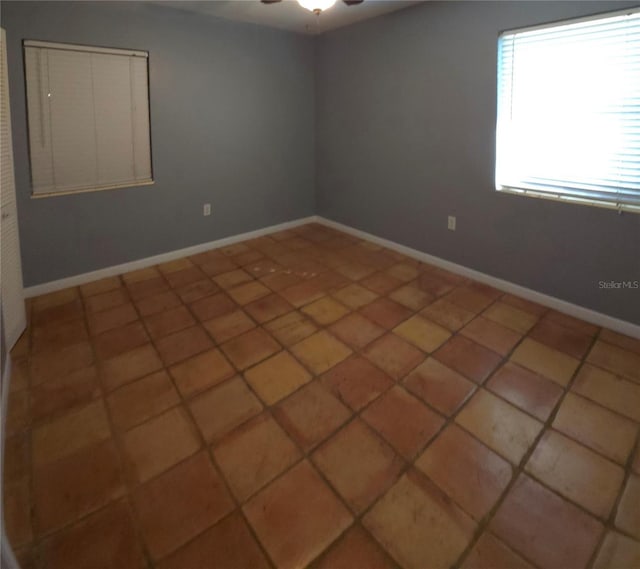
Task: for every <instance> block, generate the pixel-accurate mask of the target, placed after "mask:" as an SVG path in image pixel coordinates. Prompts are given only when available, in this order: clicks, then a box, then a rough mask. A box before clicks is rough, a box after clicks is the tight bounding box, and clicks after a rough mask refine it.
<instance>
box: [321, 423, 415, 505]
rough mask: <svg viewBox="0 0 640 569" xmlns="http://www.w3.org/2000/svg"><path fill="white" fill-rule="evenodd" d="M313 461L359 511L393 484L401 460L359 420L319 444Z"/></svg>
mask: <svg viewBox="0 0 640 569" xmlns="http://www.w3.org/2000/svg"><path fill="white" fill-rule="evenodd" d="M312 460H313V462H314V463H315V465H316V466H317V467H318V469H319V470H320V471H321V472H322V473H323V474H324V475H325V477H326V478H327V480H329V482H330V483H331V484H332V485H333V487H334V488H335V489H336V490H337V492H338V493H339V494H340V495H341V496H342V497H343V498H344V499H345V501H346V502H347V503H348V504H349V505H350V506H351V508H352V509H353V510H354V511H356V512H361V511H362V510H364V509H365V508H367V507H368V506H369V505H370V504H371V503H373V501H375V500H376V498H378V496H380V495H381V494H382V493H383V492H384V491H385V490H386V489H387V488H388V487H390V486H391V484H393V482H394V481H395V479H396V477H397V476H398V475H399V474H400V470H401V469H402V467H403V465H404V461H403V460H402V459H401V458H400V457H398V456H397V455H396V453H395V452H394V451H393V449H392V448H391V447H390V446H388V445H387V444H386V443H385V442H384V441H383V440H382V439H380V438H379V437H378V436H377V435H376V434H375V433H374V432H373V431H372V430H371V429H370V428H369V427H367V426H366V425H365V424H364V423H363V422H362V421H360V420H356V421H354V422H352V423H350V424H349V425H347V426H346V427H344V428H343V429H340V431H338V433H337V434H336V435H334V436H333V437H331V438H330V439H329V440H328V441H326V442H325V443H324V444H322V445H321V446H320V447H319V448H318V449H317V450H316V451H315V452H314V453H313V455H312Z"/></svg>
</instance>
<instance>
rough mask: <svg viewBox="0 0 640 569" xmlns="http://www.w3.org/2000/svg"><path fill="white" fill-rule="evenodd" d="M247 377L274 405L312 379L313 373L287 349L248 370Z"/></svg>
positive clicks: (264, 397)
mask: <svg viewBox="0 0 640 569" xmlns="http://www.w3.org/2000/svg"><path fill="white" fill-rule="evenodd" d="M244 377H245V379H246V380H247V381H248V382H249V384H250V385H251V387H253V389H254V390H255V392H256V393H257V394H258V395H259V397H260V398H261V399H262V400H263V401H264V402H265V403H266V404H267V405H273V404H274V403H277V402H278V401H280V400H281V399H284V398H285V397H286V396H287V395H289V394H290V393H292V392H294V391H295V390H296V389H298V388H299V387H301V386H302V385H304V384H305V383H307V382H309V381H311V375H310V374H309V372H308V371H307V370H306V369H304V367H302V366H301V365H300V364H299V363H298V362H297V361H296V360H295V358H293V357H292V356H291V354H289V352H287V351H282V352H280V353H278V354H276V355H275V356H272V357H270V358H269V359H268V360H265V361H263V362H262V363H259V364H258V365H257V366H255V367H253V368H251V369H250V370H248V371H246V372H245V374H244Z"/></svg>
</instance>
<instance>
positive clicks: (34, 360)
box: [29, 342, 94, 385]
mask: <svg viewBox="0 0 640 569" xmlns="http://www.w3.org/2000/svg"><path fill="white" fill-rule="evenodd" d="M93 359H94V358H93V350H92V349H91V345H90V344H89V343H88V342H83V343H81V344H74V345H73V346H68V347H66V348H63V349H61V350H47V351H44V352H40V353H38V354H36V355H33V356H31V358H30V360H29V372H30V374H31V382H32V384H33V385H37V384H38V383H41V382H43V381H47V380H50V379H54V378H56V377H59V376H61V375H66V374H68V373H71V372H72V371H76V370H78V369H82V368H85V367H88V366H90V365H91V364H92V363H93Z"/></svg>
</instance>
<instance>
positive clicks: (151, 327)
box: [145, 306, 196, 339]
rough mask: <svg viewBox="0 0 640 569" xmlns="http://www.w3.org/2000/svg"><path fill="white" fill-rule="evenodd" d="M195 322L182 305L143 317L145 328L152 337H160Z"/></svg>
mask: <svg viewBox="0 0 640 569" xmlns="http://www.w3.org/2000/svg"><path fill="white" fill-rule="evenodd" d="M195 323H196V321H195V319H194V318H193V316H191V313H190V312H189V311H188V310H187V309H186V307H184V306H178V307H176V308H172V309H170V310H165V311H163V312H159V313H158V314H154V315H152V316H148V317H147V318H145V324H146V326H147V330H148V331H149V335H150V336H151V337H152V338H153V339H157V338H162V337H164V336H167V335H169V334H171V333H172V332H177V331H178V330H183V329H184V328H188V327H189V326H193V325H194V324H195Z"/></svg>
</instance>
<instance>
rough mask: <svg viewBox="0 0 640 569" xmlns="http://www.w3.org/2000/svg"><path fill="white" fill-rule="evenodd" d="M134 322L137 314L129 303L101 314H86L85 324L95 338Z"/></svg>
mask: <svg viewBox="0 0 640 569" xmlns="http://www.w3.org/2000/svg"><path fill="white" fill-rule="evenodd" d="M136 320H138V313H137V312H136V309H135V308H134V306H133V304H131V303H130V302H127V303H126V304H122V305H120V306H116V307H115V308H111V309H109V310H105V311H103V312H95V313H92V312H90V313H88V314H87V324H88V325H89V330H90V332H91V334H92V335H93V336H97V335H98V334H102V333H103V332H107V331H109V330H112V329H113V328H119V327H121V326H125V325H127V324H130V323H131V322H135V321H136ZM72 324H75V323H72ZM74 343H75V342H74Z"/></svg>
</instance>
